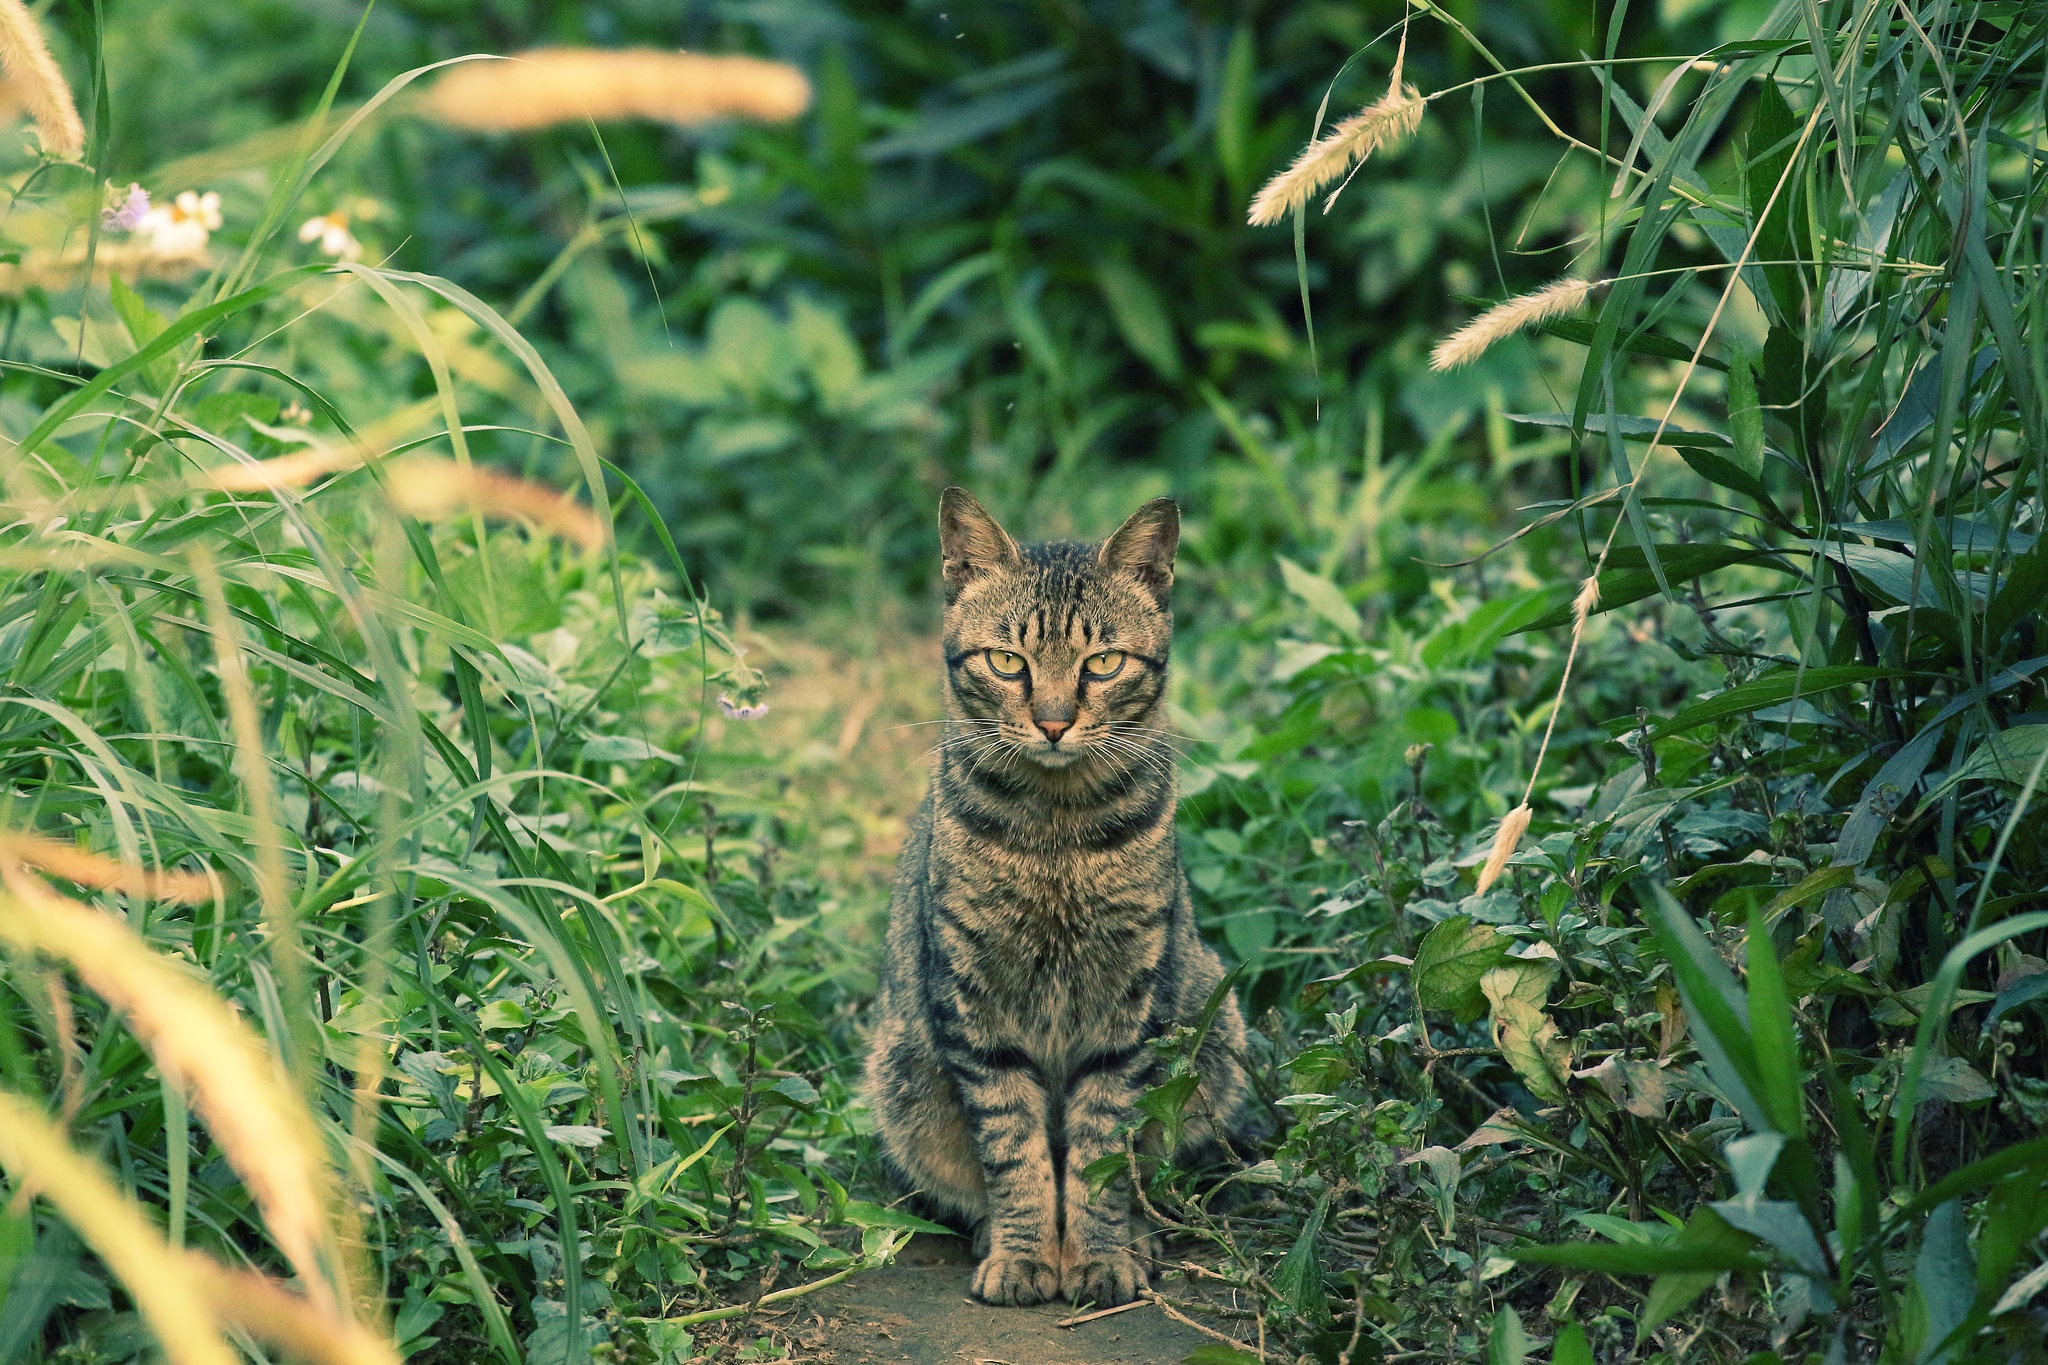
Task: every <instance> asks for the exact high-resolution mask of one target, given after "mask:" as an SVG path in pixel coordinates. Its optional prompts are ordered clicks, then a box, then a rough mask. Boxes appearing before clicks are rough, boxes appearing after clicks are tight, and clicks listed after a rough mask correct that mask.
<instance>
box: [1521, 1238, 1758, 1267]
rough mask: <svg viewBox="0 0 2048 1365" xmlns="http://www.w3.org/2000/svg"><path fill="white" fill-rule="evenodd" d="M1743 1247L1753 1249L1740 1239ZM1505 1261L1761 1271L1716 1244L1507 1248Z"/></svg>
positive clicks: (1753, 1257)
mask: <svg viewBox="0 0 2048 1365" xmlns="http://www.w3.org/2000/svg"><path fill="white" fill-rule="evenodd" d="M1743 1244H1744V1246H1745V1247H1746V1246H1750V1245H1753V1243H1752V1242H1751V1241H1750V1240H1749V1239H1748V1238H1746V1237H1745V1238H1744V1239H1743ZM1507 1255H1508V1258H1509V1259H1510V1260H1513V1261H1516V1262H1519V1263H1520V1264H1523V1265H1555V1266H1564V1267H1566V1268H1567V1269H1571V1270H1597V1271H1600V1272H1601V1273H1603V1274H1607V1275H1670V1274H1675V1273H1679V1272H1684V1271H1710V1272H1712V1273H1713V1274H1715V1275H1718V1274H1720V1273H1721V1272H1722V1271H1724V1270H1762V1269H1763V1268H1764V1265H1765V1262H1764V1260H1763V1258H1762V1257H1760V1256H1758V1255H1757V1254H1756V1253H1755V1252H1753V1251H1749V1250H1738V1249H1736V1248H1735V1247H1733V1246H1723V1245H1719V1244H1705V1245H1692V1246H1687V1245H1682V1244H1680V1243H1678V1242H1676V1241H1671V1242H1664V1243H1661V1244H1659V1245H1656V1246H1615V1245H1613V1244H1612V1243H1608V1242H1566V1243H1563V1244H1561V1245H1558V1246H1532V1247H1511V1248H1509V1250H1508V1253H1507Z"/></svg>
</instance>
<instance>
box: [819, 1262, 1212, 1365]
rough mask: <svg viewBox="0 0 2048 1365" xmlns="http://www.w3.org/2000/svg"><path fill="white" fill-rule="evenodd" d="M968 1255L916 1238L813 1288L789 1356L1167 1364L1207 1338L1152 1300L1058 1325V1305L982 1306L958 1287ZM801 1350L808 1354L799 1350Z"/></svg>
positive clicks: (944, 1363)
mask: <svg viewBox="0 0 2048 1365" xmlns="http://www.w3.org/2000/svg"><path fill="white" fill-rule="evenodd" d="M973 1272H974V1257H973V1254H972V1252H971V1251H970V1250H969V1248H968V1247H967V1245H966V1243H964V1242H962V1241H960V1240H958V1239H957V1238H938V1237H919V1238H918V1239H917V1240H916V1241H915V1242H914V1243H912V1245H911V1246H910V1247H909V1248H907V1249H906V1252H905V1257H904V1260H902V1261H900V1262H898V1263H897V1264H895V1265H892V1266H887V1267H884V1268H883V1269H881V1270H875V1271H870V1272H868V1273H867V1274H864V1275H858V1276H856V1277H854V1278H853V1279H852V1280H849V1281H848V1282H847V1283H846V1284H844V1285H840V1286H837V1287H835V1289H832V1290H826V1291H824V1292H822V1293H820V1294H818V1295H817V1296H816V1300H815V1301H814V1302H815V1308H814V1309H813V1310H812V1311H813V1312H814V1313H815V1315H816V1316H815V1319H814V1320H813V1321H812V1322H811V1323H809V1324H808V1330H805V1328H802V1327H799V1328H796V1329H795V1330H794V1331H793V1332H792V1335H793V1336H794V1337H795V1339H796V1341H797V1342H798V1343H799V1349H798V1358H799V1359H806V1360H816V1361H819V1362H830V1363H831V1365H906V1363H907V1365H1177V1362H1179V1361H1181V1360H1184V1359H1186V1357H1187V1354H1188V1352H1190V1351H1192V1350H1194V1349H1195V1348H1196V1347H1197V1346H1201V1345H1203V1344H1204V1343H1205V1342H1207V1341H1208V1340H1209V1338H1207V1337H1204V1336H1202V1335H1201V1334H1200V1333H1198V1332H1196V1331H1194V1330H1193V1329H1192V1328H1189V1327H1184V1326H1182V1325H1181V1324H1180V1323H1177V1322H1174V1321H1172V1320H1171V1319H1169V1318H1168V1317H1167V1316H1166V1315H1165V1314H1164V1313H1162V1312H1161V1311H1160V1310H1159V1308H1158V1307H1157V1306H1156V1305H1154V1304H1146V1305H1145V1306H1143V1307H1141V1308H1134V1309H1131V1310H1130V1311H1128V1312H1123V1313H1116V1314H1113V1315H1111V1316H1109V1317H1104V1318H1096V1319H1095V1320H1094V1321H1092V1322H1084V1323H1081V1324H1079V1325H1077V1326H1074V1327H1060V1326H1058V1325H1057V1324H1058V1323H1059V1322H1060V1321H1061V1320H1062V1319H1064V1318H1069V1317H1072V1316H1074V1309H1073V1308H1072V1307H1071V1306H1069V1305H1067V1304H1043V1305H1041V1306H1039V1307H1037V1308H992V1307H990V1306H988V1305H987V1304H983V1303H976V1302H974V1301H973V1300H972V1299H970V1298H969V1297H968V1295H967V1284H968V1280H969V1278H970V1277H971V1276H972V1274H973ZM806 1349H808V1351H809V1352H811V1353H810V1354H806V1353H805V1351H806Z"/></svg>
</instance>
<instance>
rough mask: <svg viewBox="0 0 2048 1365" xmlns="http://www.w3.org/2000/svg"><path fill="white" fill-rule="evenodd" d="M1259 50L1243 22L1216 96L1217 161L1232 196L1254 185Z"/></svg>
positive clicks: (1232, 41) (1234, 36) (1233, 36)
mask: <svg viewBox="0 0 2048 1365" xmlns="http://www.w3.org/2000/svg"><path fill="white" fill-rule="evenodd" d="M1258 76H1259V73H1258V51H1257V49H1256V47H1255V46H1254V39H1253V36H1252V28H1251V25H1249V24H1239V25H1238V27H1237V31H1236V32H1235V33H1233V34H1231V35H1230V46H1229V48H1228V49H1227V50H1226V51H1225V52H1224V55H1223V85H1222V88H1221V89H1220V90H1218V91H1217V95H1216V160H1217V162H1218V163H1219V164H1221V165H1222V167H1223V176H1224V179H1225V180H1227V181H1228V182H1229V184H1230V192H1231V198H1232V199H1242V198H1244V195H1245V191H1246V190H1247V189H1249V188H1250V186H1251V178H1252V165H1251V151H1252V129H1253V126H1254V122H1255V120H1256V119H1257V118H1258V112H1259V109H1258V104H1259V91H1258Z"/></svg>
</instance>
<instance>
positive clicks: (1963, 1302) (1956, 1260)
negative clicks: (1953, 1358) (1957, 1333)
mask: <svg viewBox="0 0 2048 1365" xmlns="http://www.w3.org/2000/svg"><path fill="white" fill-rule="evenodd" d="M1910 1284H1911V1287H1910V1290H1909V1293H1910V1296H1911V1298H1912V1299H1913V1300H1917V1301H1918V1305H1919V1308H1920V1311H1919V1312H1918V1313H1913V1312H1910V1311H1909V1313H1908V1323H1909V1327H1908V1337H1907V1342H1906V1347H1907V1350H1908V1351H1911V1352H1912V1355H1911V1359H1913V1360H1915V1361H1919V1362H1925V1361H1931V1360H1933V1359H1934V1358H1935V1356H1936V1354H1937V1351H1938V1348H1939V1347H1940V1346H1941V1345H1942V1344H1943V1343H1944V1342H1946V1341H1947V1340H1948V1336H1949V1333H1950V1332H1952V1331H1953V1330H1955V1329H1956V1328H1957V1327H1959V1326H1961V1325H1962V1323H1963V1320H1964V1319H1965V1318H1967V1317H1968V1316H1969V1315H1970V1305H1971V1303H1972V1302H1973V1301H1974V1300H1975V1299H1976V1297H1977V1261H1976V1258H1975V1257H1974V1256H1972V1255H1971V1254H1970V1228H1969V1223H1968V1220H1967V1219H1966V1218H1965V1217H1964V1215H1963V1206H1962V1202H1961V1201H1960V1200H1954V1199H1952V1200H1950V1201H1949V1202H1948V1203H1946V1204H1943V1205H1941V1206H1940V1207H1939V1208H1937V1209H1935V1210H1934V1212H1933V1213H1931V1214H1929V1215H1928V1218H1927V1224H1926V1226H1925V1227H1924V1228H1922V1229H1921V1232H1920V1254H1919V1255H1918V1256H1917V1257H1915V1258H1914V1260H1913V1278H1912V1280H1911V1282H1910ZM1916 1328H1917V1329H1918V1330H1917V1332H1916V1331H1914V1330H1913V1329H1916ZM1914 1336H1918V1338H1919V1339H1918V1340H1917V1341H1915V1340H1914V1339H1913V1337H1914Z"/></svg>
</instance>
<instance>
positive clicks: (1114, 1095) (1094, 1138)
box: [1060, 1048, 1158, 1308]
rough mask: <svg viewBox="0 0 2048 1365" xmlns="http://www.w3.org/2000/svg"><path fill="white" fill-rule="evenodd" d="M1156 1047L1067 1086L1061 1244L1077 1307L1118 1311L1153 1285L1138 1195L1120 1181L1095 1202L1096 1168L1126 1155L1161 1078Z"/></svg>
mask: <svg viewBox="0 0 2048 1365" xmlns="http://www.w3.org/2000/svg"><path fill="white" fill-rule="evenodd" d="M1157 1066H1158V1063H1157V1060H1156V1059H1155V1058H1153V1057H1152V1055H1151V1054H1150V1052H1149V1050H1148V1049H1145V1048H1135V1049H1133V1050H1132V1051H1131V1052H1129V1053H1125V1054H1118V1055H1116V1056H1114V1057H1110V1058H1104V1059H1098V1064H1096V1065H1094V1066H1089V1067H1083V1068H1082V1069H1080V1070H1079V1071H1077V1072H1076V1073H1075V1074H1074V1076H1072V1077H1071V1078H1069V1080H1068V1082H1067V1097H1066V1137H1067V1160H1066V1169H1065V1171H1064V1172H1063V1183H1062V1188H1061V1195H1062V1203H1063V1205H1064V1207H1065V1212H1066V1227H1065V1229H1064V1235H1063V1236H1062V1238H1061V1242H1060V1289H1061V1292H1062V1293H1064V1294H1065V1295H1066V1296H1067V1297H1068V1298H1070V1299H1072V1300H1074V1301H1075V1302H1076V1303H1080V1302H1090V1303H1093V1304H1095V1305H1096V1306H1097V1307H1098V1308H1114V1307H1116V1306H1117V1305H1118V1304H1124V1303H1129V1302H1130V1301H1131V1300H1132V1299H1135V1298H1137V1297H1138V1292H1139V1291H1140V1290H1142V1289H1143V1288H1144V1287H1145V1282H1146V1278H1147V1276H1146V1264H1145V1262H1146V1257H1145V1254H1144V1242H1145V1233H1146V1231H1147V1229H1145V1228H1143V1227H1141V1226H1139V1225H1138V1220H1136V1219H1134V1218H1133V1217H1132V1216H1131V1189H1130V1184H1129V1181H1128V1180H1127V1179H1126V1178H1122V1177H1119V1178H1118V1179H1116V1180H1113V1181H1112V1182H1110V1184H1109V1185H1108V1186H1107V1187H1106V1188H1104V1189H1103V1190H1102V1192H1101V1193H1100V1194H1098V1195H1096V1196H1095V1198H1094V1199H1093V1200H1091V1199H1089V1197H1088V1177H1087V1175H1086V1172H1087V1169H1088V1166H1089V1164H1090V1163H1091V1162H1094V1161H1096V1160H1098V1159H1099V1158H1101V1157H1104V1156H1107V1155H1110V1154H1111V1153H1113V1152H1118V1151H1121V1150H1122V1147H1121V1144H1120V1140H1119V1138H1118V1136H1117V1132H1118V1129H1120V1128H1121V1127H1122V1126H1123V1125H1124V1124H1125V1123H1126V1122H1128V1121H1129V1120H1130V1118H1131V1116H1132V1115H1133V1114H1134V1113H1135V1112H1136V1109H1137V1099H1138V1096H1139V1095H1140V1094H1142V1093H1144V1090H1145V1088H1146V1086H1147V1085H1149V1084H1151V1083H1153V1082H1154V1081H1155V1080H1156V1079H1157V1078H1156V1074H1155V1073H1156V1071H1157Z"/></svg>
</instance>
